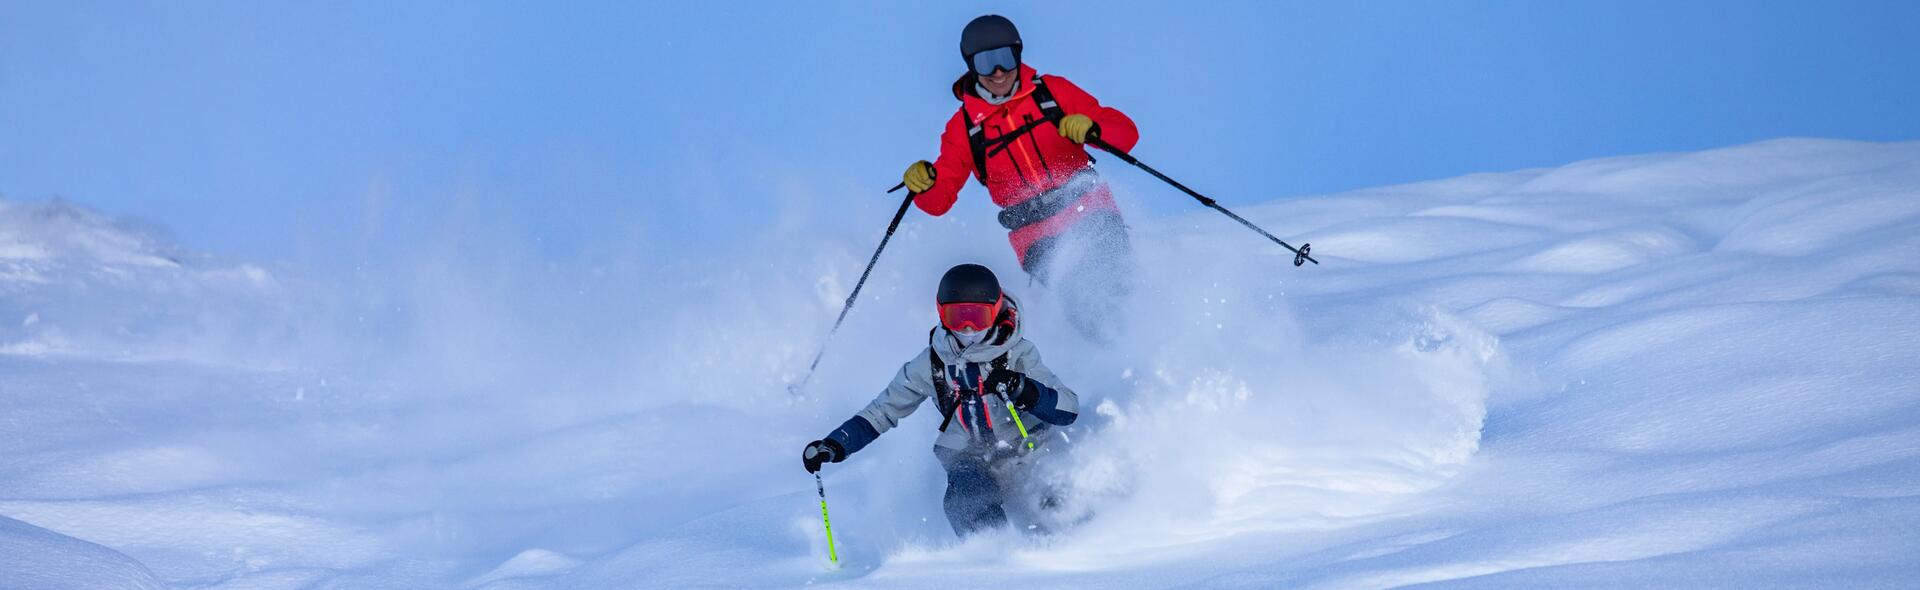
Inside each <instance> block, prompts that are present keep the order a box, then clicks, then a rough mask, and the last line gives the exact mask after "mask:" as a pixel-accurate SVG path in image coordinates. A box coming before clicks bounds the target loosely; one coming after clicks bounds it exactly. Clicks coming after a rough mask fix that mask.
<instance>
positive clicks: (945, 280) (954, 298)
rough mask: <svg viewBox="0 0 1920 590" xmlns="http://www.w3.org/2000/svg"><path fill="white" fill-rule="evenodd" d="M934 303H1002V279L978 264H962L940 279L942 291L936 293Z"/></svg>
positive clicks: (948, 270)
mask: <svg viewBox="0 0 1920 590" xmlns="http://www.w3.org/2000/svg"><path fill="white" fill-rule="evenodd" d="M934 301H935V302H936V303H939V304H943V305H944V304H948V303H998V302H999V301H1000V279H998V278H995V277H994V276H993V271H992V270H988V269H987V267H984V266H980V265H978V264H962V265H960V266H956V267H953V268H950V269H947V274H946V275H945V276H942V277H940V290H939V291H938V292H936V293H934Z"/></svg>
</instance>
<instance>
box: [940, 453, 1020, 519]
mask: <svg viewBox="0 0 1920 590" xmlns="http://www.w3.org/2000/svg"><path fill="white" fill-rule="evenodd" d="M1004 501H1005V495H1004V494H1003V493H1002V492H1001V489H1000V483H999V482H997V481H994V477H993V473H992V472H991V471H990V470H989V469H988V468H987V464H986V462H984V461H981V460H978V459H961V460H958V461H954V462H953V463H951V464H949V465H947V494H946V498H945V499H944V502H943V504H944V505H945V507H946V509H947V523H948V524H951V525H953V534H955V535H959V536H960V537H961V538H966V537H967V536H968V535H972V534H973V533H976V532H979V531H982V530H988V529H994V528H999V527H1003V526H1007V511H1006V508H1004V507H1002V506H1001V503H1002V502H1004Z"/></svg>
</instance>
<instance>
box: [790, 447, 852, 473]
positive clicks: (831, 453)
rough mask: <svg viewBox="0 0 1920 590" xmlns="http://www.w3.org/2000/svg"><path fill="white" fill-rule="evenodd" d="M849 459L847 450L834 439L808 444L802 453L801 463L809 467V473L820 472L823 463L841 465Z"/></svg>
mask: <svg viewBox="0 0 1920 590" xmlns="http://www.w3.org/2000/svg"><path fill="white" fill-rule="evenodd" d="M846 458H847V449H845V448H843V447H841V446H840V443H837V442H834V441H833V439H830V438H829V439H821V440H816V441H813V442H810V443H807V448H806V449H805V450H802V451H800V463H801V464H803V465H806V466H807V473H813V472H816V471H819V470H820V465H821V464H822V463H839V462H841V461H843V460H845V459H846Z"/></svg>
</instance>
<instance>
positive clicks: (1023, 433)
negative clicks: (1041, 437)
mask: <svg viewBox="0 0 1920 590" xmlns="http://www.w3.org/2000/svg"><path fill="white" fill-rule="evenodd" d="M1006 402H1007V413H1008V414H1013V425H1014V427H1016V428H1019V429H1020V440H1021V441H1024V442H1026V443H1027V450H1028V451H1032V450H1033V439H1032V438H1029V437H1027V425H1026V424H1023V423H1021V422H1020V409H1019V408H1015V407H1013V400H1006Z"/></svg>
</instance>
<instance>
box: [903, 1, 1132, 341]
mask: <svg viewBox="0 0 1920 590" xmlns="http://www.w3.org/2000/svg"><path fill="white" fill-rule="evenodd" d="M960 55H961V57H962V58H964V59H965V60H966V63H967V67H968V71H967V73H966V74H964V75H961V76H960V79H959V80H957V81H955V82H954V83H953V95H954V98H957V99H959V100H960V109H959V111H958V112H956V113H954V115H953V118H952V119H950V120H948V121H947V128H946V131H945V132H944V133H942V134H941V136H940V157H939V158H938V159H937V160H936V161H934V162H931V163H930V162H927V161H925V160H921V161H918V162H914V163H913V164H912V165H911V166H908V167H907V171H906V174H905V175H904V180H905V181H906V185H907V188H908V189H909V190H912V191H913V192H914V193H915V196H914V204H915V205H918V206H919V207H920V209H921V210H922V211H926V212H927V213H928V214H929V215H935V216H939V215H942V214H945V213H946V212H947V210H948V209H950V208H952V207H953V203H954V201H955V200H956V199H957V198H958V197H959V192H960V189H961V187H963V186H965V185H966V183H967V176H969V175H971V176H973V177H975V178H978V179H979V180H980V184H982V185H985V186H986V187H987V193H988V195H990V196H991V197H992V198H993V202H994V204H996V205H999V206H1000V207H1002V210H1001V212H1000V216H999V217H1000V225H1001V226H1003V227H1006V228H1007V230H1008V232H1009V233H1008V234H1007V239H1008V241H1010V242H1012V243H1013V250H1014V253H1015V254H1016V255H1018V256H1019V258H1020V267H1021V268H1022V269H1024V270H1026V271H1027V274H1028V275H1030V276H1032V277H1034V278H1036V279H1039V281H1040V282H1041V283H1043V284H1046V285H1047V286H1049V287H1052V288H1053V289H1055V290H1056V292H1057V293H1058V294H1059V296H1060V297H1061V298H1062V302H1063V303H1064V304H1065V305H1066V307H1067V311H1068V313H1067V318H1068V320H1069V321H1070V322H1071V323H1072V324H1073V325H1074V327H1075V328H1076V329H1078V330H1079V331H1080V332H1081V333H1082V334H1085V335H1087V336H1088V337H1090V338H1094V339H1098V340H1106V339H1108V337H1110V336H1112V330H1111V328H1112V326H1111V325H1109V322H1111V321H1112V319H1113V318H1116V317H1118V316H1119V314H1117V313H1114V311H1115V310H1114V307H1115V306H1117V305H1118V303H1119V299H1120V297H1121V296H1123V295H1125V294H1126V293H1127V292H1128V291H1129V290H1130V275H1131V274H1132V267H1133V251H1132V246H1131V245H1130V243H1129V241H1128V237H1127V226H1126V224H1125V222H1124V221H1122V220H1121V218H1120V209H1119V207H1118V206H1116V205H1115V204H1114V201H1113V194H1112V193H1111V192H1110V191H1108V190H1107V185H1106V183H1105V182H1104V181H1102V180H1100V178H1099V176H1098V175H1096V174H1095V173H1094V170H1093V167H1092V164H1093V159H1092V158H1091V157H1089V156H1088V154H1087V148H1086V147H1084V144H1086V142H1087V139H1088V138H1089V137H1094V136H1098V137H1099V138H1100V139H1102V140H1104V141H1106V142H1107V143H1108V144H1111V145H1112V146H1114V147H1115V148H1118V149H1120V150H1122V151H1130V150H1132V149H1133V146H1134V144H1135V143H1138V142H1139V140H1140V133H1139V131H1138V130H1137V129H1136V128H1135V127H1134V125H1133V120H1132V119H1129V118H1127V116H1126V115H1125V114H1122V113H1121V112H1120V111H1118V110H1115V109H1113V108H1112V107H1107V106H1102V105H1101V104H1100V101H1099V100H1096V99H1095V98H1094V97H1093V95H1090V94H1087V92H1086V91H1084V90H1081V89H1080V87H1079V86H1075V85H1074V84H1073V83H1072V82H1068V81H1067V79H1066V78H1062V77H1059V76H1051V75H1042V74H1040V73H1039V72H1037V71H1036V70H1034V69H1033V68H1032V67H1031V66H1028V65H1026V64H1024V63H1022V62H1021V42H1020V32H1019V30H1017V29H1015V28H1014V26H1013V22H1012V21H1009V20H1007V19H1006V17H1002V16H998V15H987V16H982V17H980V18H976V19H974V20H973V22H970V23H967V27H966V29H964V30H963V31H962V32H961V35H960Z"/></svg>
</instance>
